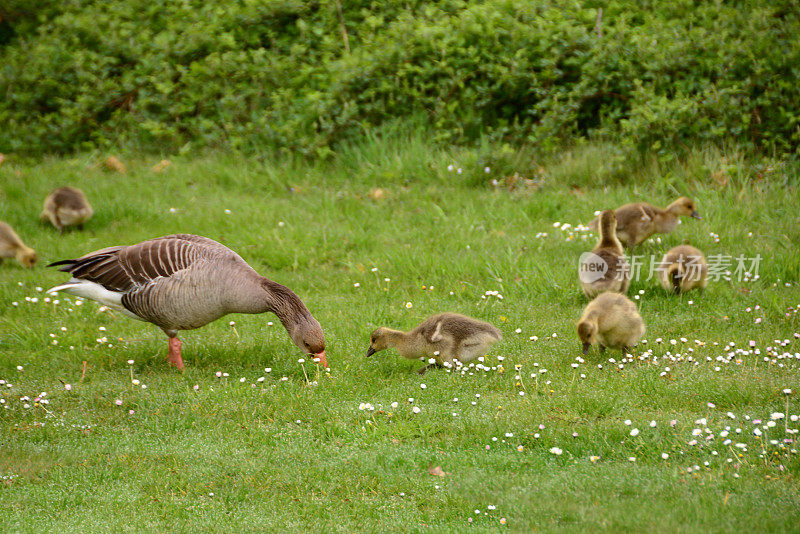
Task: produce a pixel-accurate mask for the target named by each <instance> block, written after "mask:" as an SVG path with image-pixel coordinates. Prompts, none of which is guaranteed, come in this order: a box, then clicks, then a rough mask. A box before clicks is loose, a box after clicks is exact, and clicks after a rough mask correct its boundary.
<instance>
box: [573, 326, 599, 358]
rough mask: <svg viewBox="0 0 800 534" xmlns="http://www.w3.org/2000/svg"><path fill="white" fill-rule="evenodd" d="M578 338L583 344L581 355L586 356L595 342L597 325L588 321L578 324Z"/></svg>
mask: <svg viewBox="0 0 800 534" xmlns="http://www.w3.org/2000/svg"><path fill="white" fill-rule="evenodd" d="M578 337H579V338H581V342H582V343H583V353H584V354H588V353H589V349H590V348H591V346H592V345H594V344H595V342H596V341H597V325H596V324H594V323H591V322H589V321H581V322H580V323H578Z"/></svg>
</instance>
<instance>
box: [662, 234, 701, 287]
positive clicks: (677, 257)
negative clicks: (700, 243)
mask: <svg viewBox="0 0 800 534" xmlns="http://www.w3.org/2000/svg"><path fill="white" fill-rule="evenodd" d="M656 271H657V272H658V279H659V281H660V282H661V287H663V288H664V289H665V290H667V291H672V292H675V293H686V292H687V291H690V290H692V289H694V288H699V289H705V287H706V286H707V285H708V278H707V277H708V264H707V263H706V257H705V256H704V255H703V253H702V252H700V250H699V249H697V248H695V247H693V246H691V245H678V246H677V247H675V248H673V249H671V250H670V251H669V252H667V253H666V254H664V258H662V260H661V264H660V265H659V266H658V268H657V269H656Z"/></svg>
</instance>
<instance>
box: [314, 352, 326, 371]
mask: <svg viewBox="0 0 800 534" xmlns="http://www.w3.org/2000/svg"><path fill="white" fill-rule="evenodd" d="M314 359H315V360H317V359H318V360H319V364H320V365H321V366H322V367H324V368H326V369H327V368H328V358H326V357H325V351H324V350H323V351H322V352H318V353H316V354H314Z"/></svg>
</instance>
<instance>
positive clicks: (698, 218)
mask: <svg viewBox="0 0 800 534" xmlns="http://www.w3.org/2000/svg"><path fill="white" fill-rule="evenodd" d="M691 217H692V219H697V220H698V221H702V220H703V218H702V217H700V214H699V213H697V212H696V211H693V212H692V215H691Z"/></svg>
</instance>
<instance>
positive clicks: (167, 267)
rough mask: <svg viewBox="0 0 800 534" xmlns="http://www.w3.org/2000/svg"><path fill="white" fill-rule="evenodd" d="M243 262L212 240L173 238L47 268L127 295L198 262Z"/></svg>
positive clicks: (100, 252) (110, 249)
mask: <svg viewBox="0 0 800 534" xmlns="http://www.w3.org/2000/svg"><path fill="white" fill-rule="evenodd" d="M220 256H230V258H229V259H233V260H235V261H237V262H238V261H241V262H244V260H242V259H241V257H239V255H238V254H236V253H235V252H233V251H232V250H230V249H229V248H227V247H225V246H224V245H222V244H220V243H217V242H216V241H214V240H213V239H208V238H207V237H201V236H197V235H191V234H176V235H169V236H165V237H159V238H156V239H150V240H148V241H143V242H141V243H137V244H136V245H130V246H117V247H108V248H104V249H101V250H97V251H95V252H91V253H89V254H87V255H85V256H82V257H80V258H78V259H74V260H62V261H57V262H55V263H51V264H50V265H48V267H60V268H59V270H60V271H63V272H68V273H70V274H71V275H72V276H73V277H74V278H77V279H80V280H89V281H90V282H95V283H97V284H100V285H101V286H103V287H104V288H106V289H108V290H109V291H115V292H120V293H127V292H130V291H132V290H134V289H139V288H141V287H143V286H147V285H149V284H152V283H153V282H154V281H155V280H157V279H160V278H170V277H172V276H174V275H175V274H176V273H179V272H181V271H183V270H186V269H189V268H190V267H192V265H194V264H196V263H197V262H199V261H202V260H207V259H210V258H214V257H220Z"/></svg>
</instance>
